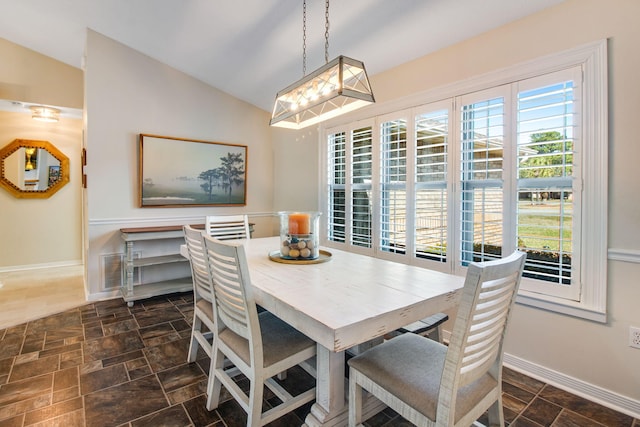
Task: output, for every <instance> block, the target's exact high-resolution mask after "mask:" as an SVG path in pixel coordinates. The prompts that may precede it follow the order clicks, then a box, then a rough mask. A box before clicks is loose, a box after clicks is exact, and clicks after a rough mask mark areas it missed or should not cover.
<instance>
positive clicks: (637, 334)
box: [629, 326, 640, 348]
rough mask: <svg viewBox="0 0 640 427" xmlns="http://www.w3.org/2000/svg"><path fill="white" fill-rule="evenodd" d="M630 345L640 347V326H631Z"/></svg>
mask: <svg viewBox="0 0 640 427" xmlns="http://www.w3.org/2000/svg"><path fill="white" fill-rule="evenodd" d="M629 347H633V348H640V328H634V327H633V326H630V327H629Z"/></svg>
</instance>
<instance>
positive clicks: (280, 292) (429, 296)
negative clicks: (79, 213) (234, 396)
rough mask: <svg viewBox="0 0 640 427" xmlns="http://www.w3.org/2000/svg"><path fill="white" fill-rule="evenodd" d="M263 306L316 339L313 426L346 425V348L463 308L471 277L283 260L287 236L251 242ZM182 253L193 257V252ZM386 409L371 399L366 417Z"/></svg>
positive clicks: (359, 260) (338, 257)
mask: <svg viewBox="0 0 640 427" xmlns="http://www.w3.org/2000/svg"><path fill="white" fill-rule="evenodd" d="M243 245H244V247H245V253H246V255H247V261H248V264H249V274H250V276H251V284H252V290H253V295H254V298H255V301H256V303H257V304H259V305H260V306H262V307H264V308H265V309H267V310H269V311H270V312H271V313H273V314H275V315H276V316H278V317H279V318H281V319H282V320H284V321H285V322H287V323H289V324H290V325H291V326H293V327H295V328H296V329H298V330H300V331H301V332H303V333H304V334H306V335H307V336H308V337H309V338H311V339H313V340H314V341H316V343H317V345H318V348H317V357H316V361H317V380H316V381H317V384H316V401H315V403H314V404H313V406H312V407H311V412H310V413H309V414H308V415H307V417H306V419H305V424H304V425H305V426H308V427H316V426H346V425H347V422H348V406H347V401H346V396H347V393H346V385H347V381H346V378H345V351H347V350H349V351H354V352H358V351H359V349H361V348H366V347H367V345H368V344H369V343H372V342H376V341H379V340H380V339H381V337H383V336H384V335H385V334H387V333H389V332H392V331H394V330H396V329H398V328H400V327H402V326H405V325H407V324H409V323H412V322H415V321H417V320H420V319H422V318H425V317H428V316H430V315H432V314H434V313H438V312H441V311H445V310H447V309H448V308H451V307H453V306H455V305H457V304H458V301H459V299H460V296H461V294H462V287H463V284H464V277H459V276H455V275H452V274H445V273H441V272H437V271H433V270H428V269H425V268H421V267H416V266H410V265H406V264H401V263H397V262H392V261H388V260H383V259H379V258H374V257H370V256H366V255H361V254H357V253H352V252H347V251H342V250H338V249H333V248H324V247H323V248H322V249H323V250H324V251H325V252H328V253H329V254H330V257H329V258H328V261H325V262H320V263H314V264H293V263H281V262H275V261H273V260H271V259H270V258H269V253H271V252H274V251H278V248H279V246H280V240H279V237H277V236H276V237H265V238H256V239H249V240H246V241H244V243H243ZM181 253H182V254H183V255H185V256H188V255H187V252H186V247H184V246H183V247H182V248H181ZM382 407H383V405H382V404H381V403H380V402H377V401H375V400H374V399H371V400H369V401H368V402H365V404H364V409H363V410H364V412H365V414H367V413H368V414H374V413H376V412H379V411H380V410H381V408H382Z"/></svg>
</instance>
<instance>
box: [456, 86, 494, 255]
mask: <svg viewBox="0 0 640 427" xmlns="http://www.w3.org/2000/svg"><path fill="white" fill-rule="evenodd" d="M475 96H477V94H476V95H475ZM464 99H465V98H463V99H462V101H463V102H464ZM504 103H505V99H504V97H496V98H489V99H482V100H480V101H475V102H473V103H470V104H463V105H462V107H461V135H460V138H461V165H460V168H461V172H460V262H461V265H463V266H466V265H468V264H469V262H477V261H489V260H492V259H496V258H501V255H502V244H503V229H502V226H503V206H504V200H503V181H502V179H503V167H504V159H503V154H504V144H505V141H504V137H505V135H504V115H505V106H504Z"/></svg>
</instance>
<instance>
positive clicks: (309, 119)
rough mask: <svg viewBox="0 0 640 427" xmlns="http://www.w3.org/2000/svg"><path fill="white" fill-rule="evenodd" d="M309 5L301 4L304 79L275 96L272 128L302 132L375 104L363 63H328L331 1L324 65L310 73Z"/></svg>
mask: <svg viewBox="0 0 640 427" xmlns="http://www.w3.org/2000/svg"><path fill="white" fill-rule="evenodd" d="M306 32H307V2H306V0H303V2H302V75H303V77H302V79H300V80H298V81H297V82H295V83H293V84H292V85H289V86H287V87H286V88H284V89H283V90H281V91H280V92H278V94H277V95H276V101H275V105H274V106H273V113H272V115H271V121H270V122H269V124H270V125H271V126H277V127H283V128H288V129H302V128H305V127H307V126H310V125H313V124H316V123H320V122H322V121H324V120H327V119H330V118H333V117H337V116H339V115H341V114H344V113H347V112H350V111H353V110H356V109H358V108H361V107H364V106H365V105H368V104H370V103H373V102H375V99H374V97H373V92H372V91H371V85H370V84H369V78H368V77H367V72H366V70H365V68H364V63H363V62H362V61H357V60H355V59H351V58H347V57H346V56H342V55H340V56H338V57H337V58H335V59H334V60H332V61H329V0H326V7H325V34H324V36H325V45H324V60H325V65H323V66H322V67H320V68H318V69H317V70H315V71H314V72H312V73H310V74H308V75H307V74H306V72H307V52H306V40H307V34H306Z"/></svg>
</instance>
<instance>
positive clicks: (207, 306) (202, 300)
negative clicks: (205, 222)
mask: <svg viewBox="0 0 640 427" xmlns="http://www.w3.org/2000/svg"><path fill="white" fill-rule="evenodd" d="M184 240H185V242H186V244H187V251H188V254H189V262H190V263H191V277H192V280H193V324H192V325H191V342H190V344H189V353H188V356H187V361H188V362H194V361H195V360H196V358H197V353H198V346H200V347H202V349H203V350H204V351H205V352H206V353H207V355H208V356H209V357H211V355H212V351H213V350H212V349H213V331H214V326H215V320H214V316H213V289H212V287H211V279H210V277H209V265H208V260H207V257H206V254H205V251H204V243H203V240H202V230H197V229H195V228H193V227H191V226H189V225H185V226H184Z"/></svg>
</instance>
